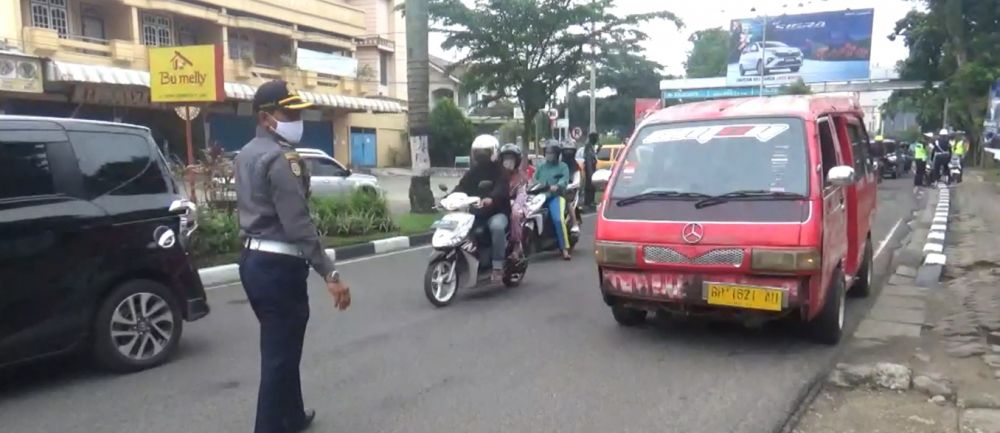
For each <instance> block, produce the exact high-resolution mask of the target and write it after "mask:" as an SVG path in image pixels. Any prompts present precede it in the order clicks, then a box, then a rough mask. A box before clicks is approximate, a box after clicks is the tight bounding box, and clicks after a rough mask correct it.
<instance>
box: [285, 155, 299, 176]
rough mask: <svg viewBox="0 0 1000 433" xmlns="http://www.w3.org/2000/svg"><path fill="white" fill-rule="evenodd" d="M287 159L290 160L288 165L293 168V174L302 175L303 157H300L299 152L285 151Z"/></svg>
mask: <svg viewBox="0 0 1000 433" xmlns="http://www.w3.org/2000/svg"><path fill="white" fill-rule="evenodd" d="M285 159H287V160H288V165H289V166H290V167H291V168H292V174H294V175H295V177H302V158H301V157H299V153H298V152H285Z"/></svg>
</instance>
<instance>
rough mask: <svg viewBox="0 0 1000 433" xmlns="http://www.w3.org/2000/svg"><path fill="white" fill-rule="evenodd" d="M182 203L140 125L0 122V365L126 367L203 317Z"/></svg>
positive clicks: (161, 350)
mask: <svg viewBox="0 0 1000 433" xmlns="http://www.w3.org/2000/svg"><path fill="white" fill-rule="evenodd" d="M194 221H196V218H195V215H194V206H193V205H191V204H190V203H189V202H188V201H187V200H185V199H183V198H182V196H181V194H180V192H179V190H178V188H177V185H176V184H175V183H174V181H173V179H172V177H171V176H170V174H169V171H168V169H167V164H166V161H165V160H164V158H163V155H162V154H161V153H160V151H159V150H158V149H157V147H156V145H155V143H154V142H153V140H152V137H151V136H150V134H149V130H148V129H146V128H143V127H139V126H133V125H124V124H118V123H107V122H95V121H85V120H74V119H55V118H43V117H22V116H2V115H0V366H4V365H8V364H14V363H19V362H23V361H28V360H31V359H35V358H39V357H44V356H48V355H55V354H61V353H66V352H71V351H74V350H76V349H84V350H89V351H91V352H92V354H93V356H94V359H95V360H96V361H97V362H98V364H99V365H101V366H102V367H105V368H108V369H111V370H115V371H136V370H141V369H144V368H149V367H153V366H156V365H159V364H161V363H163V362H164V361H166V360H167V358H169V357H170V355H171V354H172V353H173V352H174V351H176V349H177V345H178V342H179V340H180V338H181V329H182V328H183V321H184V320H188V321H192V320H196V319H199V318H201V317H204V316H205V315H206V314H208V304H207V302H206V299H205V289H204V287H203V286H202V283H201V278H200V277H199V276H198V272H197V270H195V269H194V268H193V267H192V265H191V261H190V260H189V259H188V254H187V252H186V245H187V239H188V236H189V235H190V234H191V231H193V230H194Z"/></svg>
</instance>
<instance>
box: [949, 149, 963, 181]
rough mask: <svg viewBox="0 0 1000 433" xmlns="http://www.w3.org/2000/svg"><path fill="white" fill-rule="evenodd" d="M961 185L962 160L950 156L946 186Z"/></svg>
mask: <svg viewBox="0 0 1000 433" xmlns="http://www.w3.org/2000/svg"><path fill="white" fill-rule="evenodd" d="M955 183H962V158H961V157H959V156H957V155H952V157H951V161H949V162H948V184H955Z"/></svg>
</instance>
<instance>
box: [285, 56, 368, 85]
mask: <svg viewBox="0 0 1000 433" xmlns="http://www.w3.org/2000/svg"><path fill="white" fill-rule="evenodd" d="M295 60H296V64H298V67H299V68H302V70H304V71H313V72H318V73H320V74H327V75H334V76H337V77H348V78H356V77H357V76H358V59H355V58H353V57H346V56H339V55H336V54H329V53H324V52H321V51H313V50H307V49H305V48H299V49H297V50H295ZM376 78H377V77H366V79H368V80H373V79H376Z"/></svg>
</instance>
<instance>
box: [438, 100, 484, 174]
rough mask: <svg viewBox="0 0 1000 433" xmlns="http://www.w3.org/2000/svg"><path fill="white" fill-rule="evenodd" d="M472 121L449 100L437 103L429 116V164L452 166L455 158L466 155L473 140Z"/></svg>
mask: <svg viewBox="0 0 1000 433" xmlns="http://www.w3.org/2000/svg"><path fill="white" fill-rule="evenodd" d="M474 136H475V130H474V129H473V127H472V121H470V120H469V119H467V118H466V117H465V115H463V114H462V110H460V109H459V108H458V106H457V105H455V102H453V101H452V100H451V99H450V98H444V99H442V100H440V101H438V103H437V105H435V106H434V110H432V111H431V116H430V134H429V138H430V143H429V149H428V150H429V151H430V157H431V164H435V165H437V166H443V165H444V166H446V165H452V164H453V163H454V162H455V157H456V156H459V155H468V153H469V145H471V144H472V139H473V138H475V137H474Z"/></svg>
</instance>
